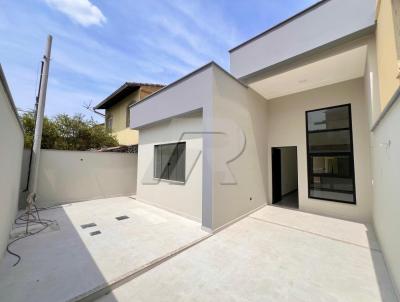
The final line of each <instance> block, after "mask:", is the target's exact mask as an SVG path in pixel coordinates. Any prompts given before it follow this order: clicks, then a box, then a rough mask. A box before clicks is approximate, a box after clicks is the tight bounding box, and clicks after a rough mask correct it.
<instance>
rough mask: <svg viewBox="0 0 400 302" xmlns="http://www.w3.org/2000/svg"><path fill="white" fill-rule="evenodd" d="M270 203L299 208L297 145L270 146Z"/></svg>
mask: <svg viewBox="0 0 400 302" xmlns="http://www.w3.org/2000/svg"><path fill="white" fill-rule="evenodd" d="M272 203H273V204H275V205H279V206H283V207H289V208H296V209H298V208H299V193H298V173H297V147H276V148H272Z"/></svg>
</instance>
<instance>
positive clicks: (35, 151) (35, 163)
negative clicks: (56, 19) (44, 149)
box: [27, 35, 53, 208]
mask: <svg viewBox="0 0 400 302" xmlns="http://www.w3.org/2000/svg"><path fill="white" fill-rule="evenodd" d="M52 40H53V37H52V36H51V35H49V36H48V37H47V45H46V52H45V55H44V57H43V69H42V74H41V81H40V87H39V100H38V107H37V114H36V123H35V135H34V138H33V147H32V163H31V164H32V165H31V170H30V177H29V178H30V182H29V194H28V200H27V202H28V208H30V206H31V205H32V203H33V202H35V200H36V193H37V192H36V191H37V184H38V179H37V178H38V172H39V161H40V147H41V144H42V130H43V119H44V108H45V105H46V92H47V80H48V77H49V67H50V54H51V43H52Z"/></svg>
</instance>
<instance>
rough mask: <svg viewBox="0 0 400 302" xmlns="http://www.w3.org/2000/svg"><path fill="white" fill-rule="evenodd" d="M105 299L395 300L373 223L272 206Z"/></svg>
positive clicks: (120, 288) (160, 266) (121, 300)
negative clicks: (370, 224)
mask: <svg viewBox="0 0 400 302" xmlns="http://www.w3.org/2000/svg"><path fill="white" fill-rule="evenodd" d="M100 301H101V302H106V301H107V302H115V301H120V302H124V301H135V302H136V301H146V302H149V301H157V302H159V301H174V302H177V301H199V302H200V301H201V302H205V301H210V302H211V301H221V302H223V301H227V302H228V301H290V302H293V301H304V302H305V301H312V302H318V301H340V302H346V301H353V302H361V301H362V302H369V301H371V302H372V301H374V302H377V301H385V302H395V301H397V300H396V298H395V295H394V291H393V287H392V285H391V282H390V280H389V277H388V273H387V270H386V267H385V264H384V261H383V258H382V254H381V252H380V250H379V246H378V244H377V241H376V239H375V236H374V234H373V231H372V229H371V228H370V227H369V226H368V225H364V224H359V223H354V222H348V221H344V220H339V219H333V218H327V217H323V216H318V215H313V214H308V213H303V212H300V211H294V210H288V209H283V208H278V207H272V206H267V207H265V208H263V209H261V210H260V211H258V212H256V213H254V214H252V215H250V216H249V217H247V218H245V219H243V220H241V221H239V222H237V223H235V224H234V225H232V226H230V227H228V228H226V229H225V230H223V231H221V232H219V233H217V234H216V235H214V236H212V237H210V238H209V239H207V240H205V241H203V242H201V243H200V244H198V245H196V246H194V247H192V248H190V249H188V250H187V251H185V252H183V253H181V254H179V255H177V256H175V257H174V258H172V259H170V260H168V261H166V262H164V263H163V264H161V265H159V266H157V267H155V268H154V269H152V270H150V271H148V272H146V273H145V274H143V275H141V276H139V277H137V278H136V279H134V280H131V281H130V282H128V283H126V284H125V285H123V286H121V287H119V288H117V289H115V290H114V291H113V292H111V293H110V294H108V295H106V296H104V297H102V298H101V299H100V300H99V302H100Z"/></svg>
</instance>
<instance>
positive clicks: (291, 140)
mask: <svg viewBox="0 0 400 302" xmlns="http://www.w3.org/2000/svg"><path fill="white" fill-rule="evenodd" d="M364 92H365V89H364V80H363V79H362V78H360V79H355V80H351V81H346V82H342V83H338V84H334V85H330V86H325V87H322V88H317V89H313V90H308V91H305V92H301V93H296V94H292V95H289V96H285V97H280V98H276V99H272V100H269V102H268V104H269V106H268V127H267V128H266V129H268V137H269V142H268V163H269V165H270V164H271V147H282V146H297V156H298V174H299V178H298V183H299V207H300V209H301V210H304V211H308V212H312V213H317V214H322V215H329V216H333V217H338V218H343V219H350V220H356V221H365V222H368V221H371V220H372V186H371V183H372V176H371V167H370V163H371V161H370V137H369V130H368V110H367V102H366V99H365V94H364ZM348 103H351V110H352V122H353V146H354V165H355V182H356V197H357V205H350V204H344V203H338V202H332V201H324V200H318V199H310V198H308V185H307V149H306V122H305V112H306V111H307V110H312V109H319V108H324V107H329V106H335V105H341V104H348ZM268 173H269V175H271V171H270V169H269V170H268ZM269 188H270V189H269V192H268V193H269V201H270V202H271V201H272V183H271V181H269Z"/></svg>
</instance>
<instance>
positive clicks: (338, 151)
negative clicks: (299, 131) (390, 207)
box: [306, 104, 356, 203]
mask: <svg viewBox="0 0 400 302" xmlns="http://www.w3.org/2000/svg"><path fill="white" fill-rule="evenodd" d="M306 125H307V134H306V135H307V165H308V197H309V198H315V199H323V200H331V201H338V202H345V203H356V189H355V180H354V155H353V133H352V125H351V106H350V104H347V105H340V106H334V107H328V108H323V109H317V110H311V111H307V112H306Z"/></svg>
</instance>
